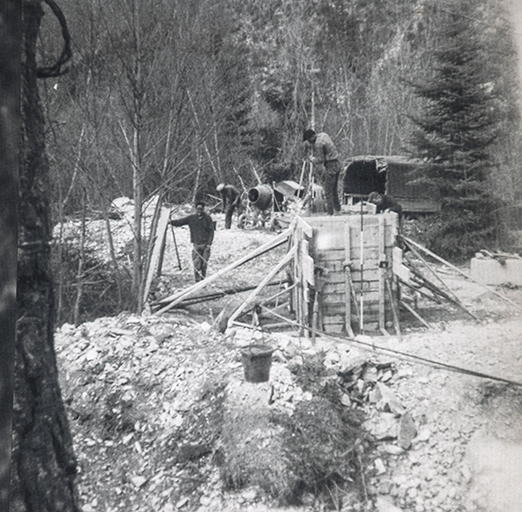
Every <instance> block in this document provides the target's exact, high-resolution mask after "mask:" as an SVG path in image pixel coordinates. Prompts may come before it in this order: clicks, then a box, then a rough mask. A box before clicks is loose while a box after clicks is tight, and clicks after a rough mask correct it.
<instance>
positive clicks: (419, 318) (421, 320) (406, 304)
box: [399, 300, 432, 330]
mask: <svg viewBox="0 0 522 512" xmlns="http://www.w3.org/2000/svg"><path fill="white" fill-rule="evenodd" d="M399 303H400V305H401V306H403V307H404V308H406V309H407V310H408V311H409V312H410V313H411V314H412V315H413V316H414V317H415V318H417V320H419V322H421V323H422V324H423V325H425V326H426V327H427V328H428V329H430V330H431V329H432V327H431V325H430V324H429V323H428V322H426V320H424V318H422V316H420V315H419V313H417V311H415V310H414V309H413V308H412V307H411V306H410V305H409V304H408V303H406V302H404V301H403V300H401V301H399Z"/></svg>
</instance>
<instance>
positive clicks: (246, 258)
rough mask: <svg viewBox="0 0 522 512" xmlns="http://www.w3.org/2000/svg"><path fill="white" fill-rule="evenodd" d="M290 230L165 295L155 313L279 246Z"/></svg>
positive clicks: (285, 239)
mask: <svg viewBox="0 0 522 512" xmlns="http://www.w3.org/2000/svg"><path fill="white" fill-rule="evenodd" d="M291 232H292V230H291V229H287V230H286V231H283V232H282V233H280V234H279V235H277V236H276V237H274V238H273V239H272V240H270V241H269V242H267V243H266V244H263V245H262V246H261V247H258V248H257V249H256V250H254V251H252V252H251V253H249V254H247V255H246V256H244V257H243V258H240V259H239V260H237V261H235V262H233V263H231V264H230V265H228V266H227V267H225V268H222V269H221V270H219V271H218V272H216V273H215V274H212V275H211V276H209V277H207V278H206V279H203V281H199V282H198V283H195V284H193V285H192V286H189V287H188V288H186V289H185V290H181V291H180V292H178V293H175V294H174V295H171V296H170V297H167V298H166V299H164V301H165V302H166V301H169V304H167V305H166V306H165V307H164V308H162V309H160V310H159V311H158V312H157V313H156V315H161V314H162V313H164V312H165V311H168V310H169V309H171V308H173V307H174V306H176V305H177V304H179V303H180V302H181V301H182V300H183V299H185V298H187V297H189V296H191V295H192V294H194V293H195V292H197V291H199V290H201V289H202V288H204V287H205V286H207V285H208V284H210V283H212V282H214V281H215V280H216V279H218V278H219V277H221V276H223V275H224V274H226V273H227V272H230V271H231V270H233V269H235V268H237V267H239V266H240V265H243V264H244V263H246V262H247V261H250V260H253V259H254V258H257V257H258V256H260V255H261V254H264V253H265V252H268V251H271V250H272V249H275V248H276V247H279V246H280V245H282V244H283V243H285V242H286V241H287V240H288V237H289V236H290V233H291Z"/></svg>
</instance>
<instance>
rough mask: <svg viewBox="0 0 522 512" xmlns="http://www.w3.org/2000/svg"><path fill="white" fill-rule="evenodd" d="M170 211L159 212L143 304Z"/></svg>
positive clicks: (161, 246) (162, 241)
mask: <svg viewBox="0 0 522 512" xmlns="http://www.w3.org/2000/svg"><path fill="white" fill-rule="evenodd" d="M169 218H170V210H167V209H165V210H163V211H162V212H161V215H160V218H159V222H158V227H157V229H156V239H155V240H154V249H153V250H152V256H151V258H150V264H149V272H148V274H147V280H146V281H145V288H144V289H143V302H145V301H146V300H147V296H148V294H149V290H150V285H151V284H152V277H153V276H154V271H155V270H156V266H157V265H158V261H159V259H160V255H161V250H162V248H163V247H164V245H163V244H164V242H165V235H166V233H167V226H168V225H169Z"/></svg>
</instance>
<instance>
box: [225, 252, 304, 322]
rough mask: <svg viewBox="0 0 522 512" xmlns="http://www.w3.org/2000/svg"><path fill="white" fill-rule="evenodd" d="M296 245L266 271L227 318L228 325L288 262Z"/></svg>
mask: <svg viewBox="0 0 522 512" xmlns="http://www.w3.org/2000/svg"><path fill="white" fill-rule="evenodd" d="M297 247H298V246H297V245H294V246H293V247H292V248H291V249H290V251H288V252H287V253H286V255H285V257H284V258H283V259H282V260H281V261H280V262H279V263H278V264H277V265H276V266H275V267H274V268H273V269H272V270H271V271H270V272H269V273H268V275H267V276H266V277H265V278H264V279H263V280H262V281H261V282H260V283H259V285H258V286H257V288H256V289H255V290H254V291H253V292H252V293H251V294H250V295H249V296H248V298H247V299H246V300H245V301H244V302H243V304H241V305H240V306H239V307H238V308H237V309H236V311H234V313H232V315H231V316H230V318H229V319H228V325H229V326H230V325H232V322H234V320H235V319H236V318H237V317H238V316H239V315H240V314H241V313H242V312H243V311H244V310H245V308H246V307H247V306H248V305H249V304H251V303H252V302H253V301H254V299H255V298H256V296H257V295H258V294H259V292H260V291H261V290H262V289H263V288H264V287H265V286H266V285H267V284H268V282H269V281H270V279H272V278H273V277H274V276H275V275H276V274H277V273H278V272H279V271H280V270H281V269H282V268H283V267H284V266H285V265H286V264H288V263H289V262H290V261H291V260H292V259H293V258H294V256H295V255H296V253H297Z"/></svg>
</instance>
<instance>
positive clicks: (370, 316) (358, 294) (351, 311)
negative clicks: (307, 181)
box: [289, 213, 400, 336]
mask: <svg viewBox="0 0 522 512" xmlns="http://www.w3.org/2000/svg"><path fill="white" fill-rule="evenodd" d="M398 222H399V221H398V217H397V214H395V213H385V214H379V215H375V214H361V215H339V216H321V217H307V218H306V219H304V218H301V217H298V218H297V219H296V222H295V224H294V226H293V232H292V236H291V237H290V239H289V244H290V247H291V248H292V249H294V251H295V255H296V257H295V259H294V264H293V265H292V279H293V281H294V282H295V283H296V286H295V287H294V288H293V290H292V292H291V293H292V297H291V304H292V307H293V310H294V312H295V316H296V320H297V323H298V324H300V325H306V326H309V327H312V328H313V330H314V331H323V332H325V333H328V334H347V335H350V336H353V335H354V332H365V331H369V332H376V331H380V332H381V333H383V334H388V331H387V329H389V328H391V327H392V326H393V327H394V328H395V330H396V331H397V332H400V327H399V324H398V293H397V292H398V288H397V283H396V278H395V275H394V273H393V265H392V258H393V254H392V252H393V248H394V247H395V245H396V240H397V235H398V225H399V224H398Z"/></svg>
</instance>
